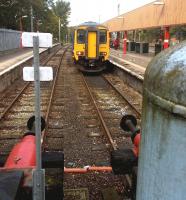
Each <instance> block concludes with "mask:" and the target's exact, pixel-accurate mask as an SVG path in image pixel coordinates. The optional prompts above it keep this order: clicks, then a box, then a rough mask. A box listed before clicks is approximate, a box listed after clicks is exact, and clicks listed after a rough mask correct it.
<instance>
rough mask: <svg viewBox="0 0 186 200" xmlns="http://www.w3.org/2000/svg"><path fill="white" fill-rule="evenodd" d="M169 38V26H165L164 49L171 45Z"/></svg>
mask: <svg viewBox="0 0 186 200" xmlns="http://www.w3.org/2000/svg"><path fill="white" fill-rule="evenodd" d="M169 39H170V33H169V27H165V29H164V43H163V48H164V49H167V48H168V47H169Z"/></svg>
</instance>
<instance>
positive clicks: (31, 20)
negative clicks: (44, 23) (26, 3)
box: [30, 5, 34, 32]
mask: <svg viewBox="0 0 186 200" xmlns="http://www.w3.org/2000/svg"><path fill="white" fill-rule="evenodd" d="M30 25H31V27H30V31H31V32H33V31H34V24H33V8H32V5H31V8H30Z"/></svg>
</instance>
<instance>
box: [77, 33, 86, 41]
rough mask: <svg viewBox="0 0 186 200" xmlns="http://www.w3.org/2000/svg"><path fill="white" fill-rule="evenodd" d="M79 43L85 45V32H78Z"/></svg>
mask: <svg viewBox="0 0 186 200" xmlns="http://www.w3.org/2000/svg"><path fill="white" fill-rule="evenodd" d="M77 43H78V44H84V43H85V30H78V31H77Z"/></svg>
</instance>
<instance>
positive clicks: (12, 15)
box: [0, 0, 70, 38]
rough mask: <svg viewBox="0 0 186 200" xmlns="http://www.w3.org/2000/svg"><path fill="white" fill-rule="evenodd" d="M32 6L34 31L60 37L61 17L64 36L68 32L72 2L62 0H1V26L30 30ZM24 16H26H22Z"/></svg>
mask: <svg viewBox="0 0 186 200" xmlns="http://www.w3.org/2000/svg"><path fill="white" fill-rule="evenodd" d="M31 6H32V8H33V17H34V18H33V22H34V31H41V32H51V33H53V34H54V38H57V37H58V20H59V17H60V19H61V24H62V28H61V31H62V32H64V33H62V34H61V35H62V37H65V36H64V35H65V34H66V33H67V25H68V17H69V15H70V3H69V2H65V1H62V0H58V1H55V0H1V1H0V19H1V20H0V28H7V29H13V30H20V29H21V23H22V28H23V31H30V29H31V28H30V27H31ZM22 16H24V17H22Z"/></svg>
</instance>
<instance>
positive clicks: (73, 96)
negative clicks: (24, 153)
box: [49, 52, 131, 200]
mask: <svg viewBox="0 0 186 200" xmlns="http://www.w3.org/2000/svg"><path fill="white" fill-rule="evenodd" d="M87 78H88V79H89V80H88V83H89V84H90V86H91V89H92V90H94V92H93V93H94V95H95V97H96V99H97V100H98V101H100V102H99V106H100V108H102V109H103V110H102V112H103V113H104V114H105V116H107V118H108V119H107V120H109V116H110V113H112V115H113V116H115V117H114V120H113V123H110V124H111V125H112V126H111V132H115V134H117V132H120V134H118V135H119V136H117V140H118V141H121V142H120V143H121V144H120V146H122V145H124V144H125V147H129V146H130V147H131V143H130V139H129V138H127V137H125V134H123V133H121V132H122V131H121V130H119V131H118V130H116V127H114V126H117V127H119V122H120V119H121V116H122V114H123V113H122V111H121V108H122V109H123V110H126V103H123V100H122V98H120V101H119V102H118V105H117V106H116V104H117V102H115V104H114V105H115V108H114V109H113V106H112V107H108V102H109V103H110V104H111V103H112V102H111V101H108V100H109V99H110V100H112V101H113V102H114V101H115V100H116V99H114V98H113V99H112V98H111V95H117V94H114V93H113V92H111V93H109V92H110V91H111V87H110V86H109V87H108V85H105V83H104V82H102V80H101V78H100V80H99V77H98V79H97V80H99V81H95V80H94V79H95V77H91V78H89V77H87ZM58 80H59V83H58V85H57V90H58V99H57V101H58V102H60V105H61V107H60V108H59V109H58V110H56V111H55V112H56V114H55V115H56V116H58V121H59V124H60V125H61V127H58V128H57V129H55V131H54V130H53V129H54V128H53V129H51V134H55V135H57V133H58V132H60V134H61V135H62V137H61V138H63V142H62V143H60V145H61V150H62V149H63V150H64V155H65V167H84V166H87V165H91V166H92V165H93V166H94V165H95V166H109V165H110V164H109V160H110V153H109V152H110V150H111V148H110V145H109V142H108V140H107V138H106V137H105V136H104V134H103V131H102V128H101V124H100V121H99V118H98V115H97V113H96V110H95V108H94V106H93V104H92V102H91V99H90V96H89V94H88V92H87V89H86V87H85V85H84V83H83V79H82V74H81V73H80V72H79V71H78V70H77V68H76V67H75V66H74V64H73V63H72V59H71V52H67V54H66V57H65V59H64V61H63V63H62V68H61V70H60V74H59V77H58ZM59 91H60V92H59ZM104 91H107V92H105V93H104ZM100 97H103V98H102V99H99V98H100ZM118 98H119V97H118ZM104 101H108V102H107V104H105V102H104ZM104 104H105V105H104ZM118 109H120V110H119V111H118ZM118 113H119V114H118ZM110 120H112V119H111V116H110ZM49 123H51V126H53V123H52V121H49ZM114 129H115V130H114ZM55 132H56V133H55ZM49 137H50V136H49ZM118 138H119V139H118ZM59 140H60V139H59V138H58V139H56V140H54V139H52V141H53V142H52V144H51V147H50V148H54V147H52V146H58V142H59ZM60 145H59V146H60ZM50 148H49V149H50ZM58 178H59V177H58ZM54 179H55V176H54ZM50 181H52V180H51V179H50ZM64 188H65V197H64V199H65V200H72V199H75V200H76V199H77V200H79V199H83V197H82V198H80V196H81V195H80V193H78V192H77V191H78V190H79V189H83V190H84V191H87V195H88V197H89V200H102V199H103V193H104V191H105V190H112V189H113V190H114V191H116V195H117V198H115V199H116V200H117V199H129V196H128V195H129V191H128V185H127V183H126V179H125V177H124V176H115V175H113V174H112V173H106V172H105V173H100V172H91V173H87V174H65V175H64ZM70 189H76V190H73V191H69V190H70ZM74 191H76V192H74ZM74 193H76V194H74ZM85 194H86V192H85ZM85 196H86V195H85ZM88 197H86V198H85V199H88ZM112 199H114V198H112Z"/></svg>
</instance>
